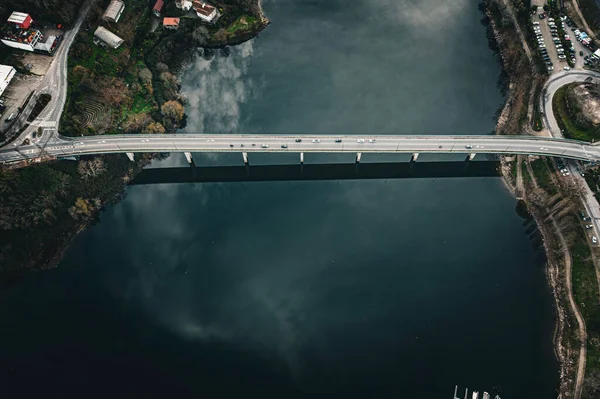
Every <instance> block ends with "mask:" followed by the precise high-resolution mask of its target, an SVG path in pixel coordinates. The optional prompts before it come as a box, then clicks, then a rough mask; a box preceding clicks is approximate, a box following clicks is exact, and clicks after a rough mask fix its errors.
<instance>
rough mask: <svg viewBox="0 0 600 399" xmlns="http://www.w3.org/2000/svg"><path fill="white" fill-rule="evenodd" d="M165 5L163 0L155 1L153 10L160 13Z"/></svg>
mask: <svg viewBox="0 0 600 399" xmlns="http://www.w3.org/2000/svg"><path fill="white" fill-rule="evenodd" d="M164 4H165V2H164V0H156V4H154V8H153V9H154V10H156V11H160V10H162V8H163V5H164Z"/></svg>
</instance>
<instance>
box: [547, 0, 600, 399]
mask: <svg viewBox="0 0 600 399" xmlns="http://www.w3.org/2000/svg"><path fill="white" fill-rule="evenodd" d="M578 12H579V11H578ZM582 19H583V18H582ZM583 21H584V22H585V19H583ZM586 26H587V25H586ZM588 31H589V29H588ZM590 32H591V31H590ZM590 78H591V79H592V80H593V81H596V82H598V80H600V73H597V72H594V71H588V70H583V71H582V70H578V71H571V72H559V73H557V74H555V75H553V76H552V78H550V79H549V80H548V82H546V85H545V86H544V90H543V99H542V107H543V110H544V120H545V122H546V126H547V127H548V130H549V131H550V134H551V135H552V136H553V137H563V134H562V132H561V130H560V127H559V126H558V122H557V121H556V118H555V116H554V112H553V110H552V99H553V98H554V95H555V94H556V91H557V90H558V89H560V88H561V87H562V86H564V85H567V84H570V83H576V82H584V81H586V80H589V79H590ZM569 170H570V171H571V175H572V176H573V178H574V179H576V181H579V182H581V183H582V186H583V187H584V190H585V192H584V195H583V198H582V202H583V204H584V206H585V208H586V210H587V213H588V215H590V217H591V218H592V222H593V224H594V234H595V235H596V236H597V237H598V236H599V233H600V215H599V213H600V212H599V211H600V206H599V205H598V200H597V199H596V197H595V196H594V193H593V192H592V190H591V189H590V187H589V186H588V184H587V182H586V181H585V180H584V179H583V177H581V176H579V175H578V172H577V171H576V167H574V165H573V164H569ZM552 222H553V224H554V227H555V228H556V229H557V232H558V234H559V238H560V240H561V243H562V245H563V247H564V246H565V245H566V242H565V241H564V238H563V236H562V234H561V233H560V230H558V226H557V225H556V222H555V221H554V220H553V221H552ZM567 258H568V259H567ZM565 267H566V276H567V290H568V296H569V304H570V306H571V309H572V311H573V313H574V314H575V317H576V318H577V323H578V324H579V334H580V335H581V346H580V348H579V361H578V365H577V379H576V384H575V398H576V399H578V398H580V397H581V393H582V389H583V379H584V376H585V364H586V352H587V348H586V345H587V336H586V335H587V334H586V326H585V321H584V320H583V317H582V316H581V313H580V312H579V309H578V307H577V305H576V304H575V301H574V299H573V288H572V285H571V284H572V282H571V278H572V276H571V259H570V256H568V255H567V252H565Z"/></svg>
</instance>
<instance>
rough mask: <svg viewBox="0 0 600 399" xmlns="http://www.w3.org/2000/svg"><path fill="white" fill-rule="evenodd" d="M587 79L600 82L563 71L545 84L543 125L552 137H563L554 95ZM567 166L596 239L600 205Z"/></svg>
mask: <svg viewBox="0 0 600 399" xmlns="http://www.w3.org/2000/svg"><path fill="white" fill-rule="evenodd" d="M588 78H592V79H593V81H594V82H596V83H598V82H600V73H597V72H593V71H587V70H585V71H569V72H565V71H563V72H559V73H557V74H555V75H553V76H552V77H551V78H550V79H549V80H548V82H546V86H545V87H544V90H543V98H542V108H543V112H544V121H545V125H546V127H547V128H548V130H549V131H550V134H551V135H552V137H556V138H562V137H564V136H563V134H562V132H561V130H560V127H559V126H558V122H557V121H556V118H555V117H554V112H553V111H552V98H554V94H555V93H556V91H557V90H558V89H560V88H561V87H562V86H564V85H567V84H569V83H575V82H584V81H585V80H586V79H588ZM567 166H568V169H569V172H570V174H571V176H572V178H573V179H575V180H576V181H578V182H579V183H580V184H581V185H582V186H583V188H584V195H583V204H584V206H585V209H586V211H587V214H588V215H590V217H591V218H592V222H593V225H594V233H593V234H594V235H595V236H596V237H600V205H599V204H598V200H597V199H596V197H595V196H594V193H593V192H592V190H591V189H590V187H589V186H588V184H587V182H586V181H585V179H584V178H583V177H582V176H581V175H580V174H579V171H578V168H577V165H576V164H575V163H574V162H567Z"/></svg>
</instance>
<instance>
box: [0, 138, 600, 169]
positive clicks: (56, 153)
mask: <svg viewBox="0 0 600 399" xmlns="http://www.w3.org/2000/svg"><path fill="white" fill-rule="evenodd" d="M144 152H170V153H184V154H185V155H186V158H187V159H188V162H190V163H191V162H192V153H194V152H211V153H217V152H234V153H239V154H241V156H242V157H243V160H244V162H245V163H246V164H247V163H248V162H249V154H250V153H253V152H254V153H255V152H263V153H264V152H281V153H286V152H287V153H298V154H299V158H300V162H301V163H303V162H304V153H308V152H312V153H314V152H322V153H328V152H331V153H354V154H356V161H357V162H360V160H361V155H362V154H363V153H409V154H412V160H413V161H416V160H417V158H418V156H419V154H420V153H446V154H453V153H458V154H467V159H469V160H471V159H473V158H474V157H475V155H476V154H502V155H514V154H525V155H543V156H550V157H564V158H571V159H577V160H583V161H597V160H599V159H600V147H598V146H596V145H594V144H590V143H585V142H581V141H575V140H567V139H562V138H550V137H535V136H493V135H489V136H426V135H422V136H421V135H419V136H416V135H411V136H389V135H388V136H383V135H275V134H273V135H270V134H269V135H266V134H265V135H230V134H175V135H141V134H135V135H98V136H87V137H77V138H68V137H63V136H59V135H57V136H52V137H49V138H48V139H47V141H46V143H44V144H43V145H40V144H30V145H21V146H18V145H16V144H13V145H12V146H10V145H9V146H6V147H4V148H2V149H0V163H10V162H19V161H27V160H29V161H40V160H45V159H57V158H58V159H60V158H68V157H73V156H80V155H93V154H115V153H125V154H127V155H128V156H129V157H130V159H131V160H133V159H134V154H135V153H144Z"/></svg>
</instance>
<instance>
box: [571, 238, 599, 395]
mask: <svg viewBox="0 0 600 399" xmlns="http://www.w3.org/2000/svg"><path fill="white" fill-rule="evenodd" d="M578 232H579V235H578V237H577V240H576V241H575V243H574V244H573V246H572V248H571V256H572V260H573V270H572V281H573V296H574V298H575V303H576V304H577V306H578V307H579V311H580V312H581V314H582V316H583V318H584V320H585V324H586V329H587V335H588V337H587V359H586V360H587V362H586V379H585V383H584V390H583V395H582V397H584V398H597V397H598V396H599V395H600V387H599V386H597V385H596V384H597V383H598V382H600V301H599V298H600V293H599V289H598V277H597V274H596V270H595V266H594V262H593V259H592V253H591V251H590V247H589V245H588V243H587V237H586V236H585V234H584V233H583V229H579V230H578Z"/></svg>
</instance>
